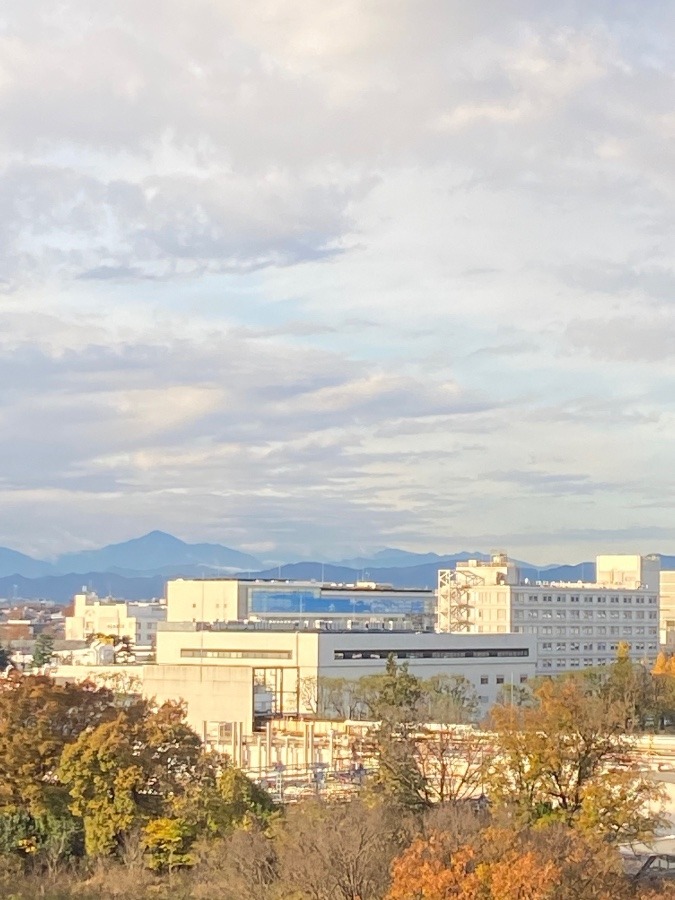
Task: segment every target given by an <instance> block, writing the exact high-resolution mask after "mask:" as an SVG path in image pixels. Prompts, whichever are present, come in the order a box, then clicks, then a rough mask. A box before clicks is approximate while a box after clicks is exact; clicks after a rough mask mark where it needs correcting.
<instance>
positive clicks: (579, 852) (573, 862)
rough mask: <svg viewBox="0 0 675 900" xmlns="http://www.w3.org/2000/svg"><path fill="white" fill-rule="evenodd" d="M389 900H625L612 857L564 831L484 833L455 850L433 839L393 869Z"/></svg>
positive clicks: (626, 885) (626, 887)
mask: <svg viewBox="0 0 675 900" xmlns="http://www.w3.org/2000/svg"><path fill="white" fill-rule="evenodd" d="M392 875H393V877H392V885H391V888H390V890H389V893H388V894H387V900H450V898H459V900H462V898H463V900H553V898H555V900H623V898H627V897H629V896H631V893H632V891H631V885H630V882H628V881H627V880H626V879H624V877H623V873H622V871H621V864H620V860H619V858H618V855H617V854H615V853H614V854H612V853H611V851H610V849H609V848H608V847H606V846H604V847H603V846H602V845H596V844H592V843H590V842H589V841H587V840H586V839H585V838H584V837H582V836H581V835H579V834H576V833H574V832H570V831H569V830H567V829H562V830H561V829H560V828H555V827H554V828H544V829H541V830H537V829H524V830H519V829H513V828H504V827H501V828H495V827H489V828H487V829H486V830H484V831H482V832H478V833H474V835H473V836H472V837H471V838H470V839H469V840H468V841H467V842H465V843H464V844H460V845H458V844H457V843H456V842H455V840H454V835H448V834H447V833H445V832H432V833H431V834H430V835H429V836H428V837H420V838H418V839H417V840H416V841H414V842H413V844H412V845H411V846H410V847H409V848H408V849H407V850H405V851H404V852H403V853H402V854H401V855H400V856H399V857H398V859H397V860H396V861H395V863H394V865H393V867H392Z"/></svg>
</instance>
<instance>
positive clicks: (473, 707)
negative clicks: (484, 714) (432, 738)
mask: <svg viewBox="0 0 675 900" xmlns="http://www.w3.org/2000/svg"><path fill="white" fill-rule="evenodd" d="M421 689H422V696H421V706H423V707H424V708H425V718H426V721H427V722H435V723H439V724H443V725H448V724H465V723H467V722H472V721H474V719H475V717H476V713H477V712H478V708H479V703H478V694H477V693H476V689H475V687H474V686H473V684H472V683H471V682H470V681H469V679H468V678H465V677H464V676H463V675H432V676H431V678H428V679H427V680H426V681H423V682H422V684H421Z"/></svg>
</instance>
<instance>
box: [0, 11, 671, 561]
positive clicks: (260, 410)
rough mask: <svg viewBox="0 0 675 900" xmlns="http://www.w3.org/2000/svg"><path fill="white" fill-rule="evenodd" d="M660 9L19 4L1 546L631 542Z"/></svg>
mask: <svg viewBox="0 0 675 900" xmlns="http://www.w3.org/2000/svg"><path fill="white" fill-rule="evenodd" d="M672 25H675V13H673V10H672V9H671V8H670V7H669V6H668V5H667V4H659V3H655V4H651V5H648V6H644V5H643V6H642V7H641V8H640V9H639V10H637V9H636V7H635V5H634V4H632V3H629V2H627V0H626V2H624V0H621V2H614V3H611V4H610V3H609V2H607V0H592V2H589V3H587V4H583V5H579V4H578V3H572V2H565V0H563V2H559V3H556V4H553V3H541V2H534V0H500V2H496V0H495V2H493V0H490V2H485V3H481V4H467V3H459V2H454V0H453V2H446V0H418V2H415V3H413V2H412V0H393V2H387V3H384V2H382V0H359V2H357V0H340V2H337V3H334V4H331V5H316V4H315V5H313V6H308V5H307V4H306V3H301V2H299V0H291V2H286V3H281V2H279V0H254V2H251V3H246V4H243V3H241V2H235V0H228V2H222V0H196V2H195V3H193V4H192V5H191V6H190V9H189V10H187V9H186V7H185V5H184V4H180V3H178V2H177V0H168V2H167V0H165V2H162V3H160V2H159V0H144V2H141V3H138V2H134V3H132V2H131V0H120V2H118V3H116V4H113V5H102V4H100V3H94V2H92V0H70V2H68V3H66V4H65V5H64V4H62V5H60V6H59V8H58V10H55V8H54V6H53V4H51V5H50V4H48V3H47V2H46V0H25V2H23V3H20V4H14V6H13V7H12V8H11V9H10V10H8V11H6V12H5V14H4V16H3V17H2V21H0V120H1V121H2V123H3V127H2V129H1V130H0V286H2V288H3V289H4V293H3V294H2V295H0V296H1V299H0V351H1V354H2V355H1V356H0V379H2V383H3V387H4V390H3V392H2V398H1V399H0V429H1V430H0V464H1V468H0V472H1V473H2V475H1V478H0V490H1V491H2V496H1V497H0V500H1V501H2V503H3V508H4V509H5V510H7V519H6V522H7V525H6V526H5V530H4V534H3V533H2V532H0V542H2V543H8V544H13V545H17V546H22V547H37V546H39V545H41V544H42V545H43V546H45V547H49V548H55V549H69V545H70V544H72V543H73V542H75V543H77V541H83V542H84V541H87V542H90V541H91V540H92V535H99V536H100V539H101V540H102V541H103V540H107V539H112V538H124V537H127V536H129V535H130V534H132V533H134V532H137V531H139V530H141V529H142V528H145V527H148V528H150V527H164V528H169V529H173V530H175V531H176V532H177V533H179V534H181V535H184V536H187V537H189V536H194V537H196V538H200V537H207V538H209V539H214V540H224V541H227V542H229V543H231V544H233V543H237V542H238V543H240V544H241V545H242V546H244V545H246V546H265V547H267V548H271V547H273V548H277V549H278V551H279V554H280V555H283V554H284V552H288V553H289V554H290V553H292V554H294V555H297V554H300V555H302V554H303V553H305V552H306V553H307V554H311V553H319V552H320V553H324V554H325V553H331V554H333V555H335V556H340V555H349V553H350V552H351V551H352V550H354V551H359V550H360V549H361V548H362V547H364V546H369V545H373V544H380V543H392V542H394V541H396V540H398V541H400V542H404V543H407V544H408V545H409V546H411V547H413V546H414V547H419V548H427V549H428V548H432V549H438V550H443V549H450V545H452V549H458V547H457V546H455V544H456V543H457V542H462V541H467V542H470V543H471V545H472V546H473V547H477V546H478V543H480V542H481V541H482V542H483V546H484V547H485V546H486V544H485V542H489V543H490V544H494V543H495V542H497V543H500V544H503V543H509V542H510V543H511V547H510V548H509V549H511V550H512V551H513V552H514V553H516V554H518V555H520V556H523V555H524V554H525V552H526V551H527V550H528V549H529V550H531V551H532V552H533V553H538V554H541V553H543V552H545V550H546V547H548V548H550V552H551V554H552V555H553V556H555V557H557V558H563V557H564V555H566V554H571V553H578V554H591V553H592V552H594V551H595V550H599V549H603V548H602V547H601V546H598V545H597V542H598V541H601V540H605V541H606V542H609V543H612V546H616V545H617V544H618V543H619V542H621V541H624V540H625V539H626V536H627V535H630V534H631V533H633V534H634V536H635V541H636V549H640V550H649V549H653V547H652V545H651V544H650V543H649V542H650V541H651V540H655V539H656V538H657V537H659V536H660V537H664V536H665V537H667V536H669V535H671V532H669V531H667V529H668V527H669V526H668V522H667V520H666V513H665V512H664V511H663V510H662V509H661V508H660V507H659V506H658V505H657V504H656V500H655V498H656V499H658V497H659V495H660V494H659V492H660V490H663V491H666V493H669V492H670V488H669V487H664V485H668V484H670V482H669V479H668V473H669V468H670V462H669V456H670V455H672V454H670V448H671V447H672V443H673V440H674V439H675V424H674V423H673V417H672V401H671V400H670V397H671V396H672V390H671V387H672V386H671V383H670V382H671V380H672V366H673V355H672V351H671V350H670V347H669V341H668V336H669V334H671V333H672V324H673V323H672V314H671V311H672V300H673V285H674V284H675V282H674V281H673V259H672V246H673V233H674V231H675V219H674V218H673V214H672V208H673V199H674V197H673V194H674V188H675V182H674V180H673V168H672V162H671V157H672V154H671V144H672V136H673V127H674V120H673V115H672V108H673V77H672V76H673V72H672V59H673V58H674V56H673V46H672V37H671V36H672V34H673V29H672V27H670V26H672ZM500 473H501V474H500ZM38 509H39V510H40V515H39V517H37V516H36V510H38ZM36 521H39V522H40V527H39V529H36V525H35V522H36ZM608 522H611V525H612V529H613V530H612V529H608V528H607V524H608ZM631 529H632V531H631ZM659 529H661V530H659ZM664 529H665V531H664ZM37 530H40V531H41V534H38V533H37ZM528 534H529V535H531V538H528ZM542 535H544V536H547V537H546V538H544V537H542ZM612 535H614V537H612ZM672 537H675V534H672ZM59 544H62V545H63V546H59ZM488 549H489V547H488Z"/></svg>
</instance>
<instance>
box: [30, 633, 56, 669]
mask: <svg viewBox="0 0 675 900" xmlns="http://www.w3.org/2000/svg"><path fill="white" fill-rule="evenodd" d="M53 656H54V638H53V637H52V636H51V634H47V633H46V632H45V631H43V632H41V633H40V634H39V635H38V636H37V638H36V639H35V647H34V648H33V665H34V666H36V667H37V668H40V667H41V666H46V665H48V664H49V663H50V662H51V661H52V658H53Z"/></svg>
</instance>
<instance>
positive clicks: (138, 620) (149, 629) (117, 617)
mask: <svg viewBox="0 0 675 900" xmlns="http://www.w3.org/2000/svg"><path fill="white" fill-rule="evenodd" d="M165 620H166V605H165V604H164V603H158V602H156V601H140V600H111V599H105V600H102V599H101V598H100V597H97V596H96V594H93V593H82V594H75V597H74V598H73V612H72V614H71V615H68V616H66V626H65V636H66V640H71V641H82V640H86V639H87V638H89V637H91V636H92V635H96V634H105V635H114V636H115V637H118V638H129V640H130V641H131V642H132V644H133V645H134V646H135V647H136V649H137V650H144V649H145V650H150V648H152V647H153V646H154V644H155V635H156V634H157V625H158V623H159V622H164V621H165Z"/></svg>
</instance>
